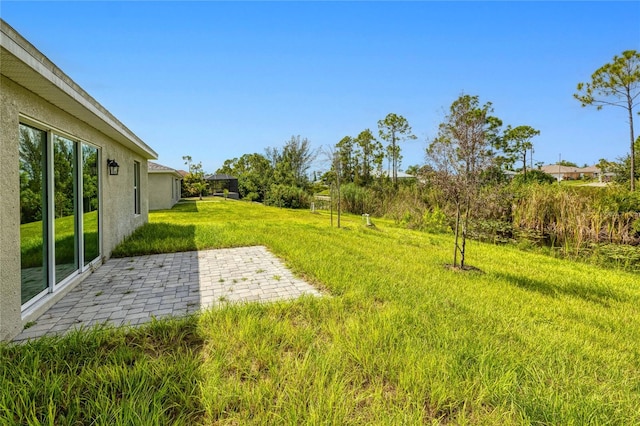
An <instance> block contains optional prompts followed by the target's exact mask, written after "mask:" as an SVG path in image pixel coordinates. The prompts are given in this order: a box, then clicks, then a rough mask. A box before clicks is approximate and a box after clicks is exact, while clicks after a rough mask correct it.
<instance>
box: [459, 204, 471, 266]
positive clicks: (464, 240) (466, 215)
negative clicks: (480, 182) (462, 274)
mask: <svg viewBox="0 0 640 426" xmlns="http://www.w3.org/2000/svg"><path fill="white" fill-rule="evenodd" d="M465 208H466V211H465V213H464V223H463V224H462V249H461V250H460V269H464V257H465V256H464V255H465V249H466V246H467V226H468V224H469V199H467V202H466V207H465Z"/></svg>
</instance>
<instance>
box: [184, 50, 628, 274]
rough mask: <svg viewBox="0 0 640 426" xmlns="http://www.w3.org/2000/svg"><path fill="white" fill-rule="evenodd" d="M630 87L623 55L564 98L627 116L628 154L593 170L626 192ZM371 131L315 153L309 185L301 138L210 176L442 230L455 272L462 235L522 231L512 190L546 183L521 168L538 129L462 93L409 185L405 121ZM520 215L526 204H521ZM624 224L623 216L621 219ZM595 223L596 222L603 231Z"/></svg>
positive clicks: (281, 201)
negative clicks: (323, 164) (333, 197)
mask: <svg viewBox="0 0 640 426" xmlns="http://www.w3.org/2000/svg"><path fill="white" fill-rule="evenodd" d="M639 84H640V54H638V53H637V52H636V51H625V52H623V54H622V55H621V56H615V57H614V60H613V62H612V63H611V64H606V65H605V66H603V67H601V68H600V69H598V70H596V72H595V73H594V74H593V75H592V78H591V81H590V82H588V83H580V84H578V86H577V93H576V94H575V95H574V97H575V98H576V99H577V100H578V101H580V102H581V105H583V106H590V105H593V106H596V107H597V108H598V109H600V108H602V107H603V106H618V107H622V108H624V109H626V110H627V112H628V121H629V131H630V141H631V146H630V153H629V155H628V156H627V157H624V158H620V159H618V161H615V162H609V161H607V160H601V161H600V163H599V165H600V166H601V167H602V168H603V171H604V168H605V167H606V168H607V169H608V171H613V170H615V171H617V172H618V173H617V174H616V176H617V179H619V180H621V181H625V180H626V182H627V184H628V185H629V188H630V190H631V192H632V193H633V191H634V189H635V180H636V178H637V174H636V172H635V166H636V164H637V162H638V158H637V151H639V150H638V145H640V138H638V139H634V133H633V130H634V129H633V112H634V108H635V107H636V105H637V100H638V95H639V93H640V91H639V90H638V87H639ZM376 133H377V134H375V133H374V131H372V130H371V129H370V128H366V129H364V130H362V131H361V132H359V133H358V134H357V135H355V136H352V135H346V136H344V137H342V138H341V139H340V140H339V141H338V142H337V143H336V144H335V145H334V146H331V147H327V148H325V152H324V154H325V156H327V157H328V159H329V160H330V161H329V163H330V167H329V170H328V171H326V172H325V173H323V174H322V175H321V176H317V174H316V173H314V176H313V179H312V178H311V177H310V176H309V173H308V171H309V169H310V167H311V164H312V162H313V161H314V160H315V159H316V157H317V156H318V155H319V154H320V151H318V150H314V149H312V148H311V145H310V142H309V140H308V139H306V138H302V137H301V136H292V137H291V139H289V140H288V141H286V142H285V144H284V146H282V147H269V148H266V149H265V153H264V154H260V153H252V154H245V155H243V156H241V157H239V158H233V159H228V160H226V161H225V162H224V164H223V166H222V167H221V168H219V169H218V170H217V173H226V174H230V175H233V176H235V177H237V178H238V183H239V193H240V194H239V195H240V196H241V197H242V198H244V199H248V200H251V201H259V202H264V203H265V204H268V205H277V206H281V207H306V206H308V204H309V201H310V196H311V194H312V193H314V192H317V191H318V190H320V189H321V186H320V184H321V185H324V186H325V187H326V186H328V187H330V188H332V189H333V190H336V191H337V193H338V194H340V195H339V196H338V199H339V200H340V201H342V208H344V209H345V210H347V211H351V212H353V213H365V212H368V213H372V214H379V215H388V216H392V217H394V218H395V219H396V220H397V221H399V222H405V223H407V225H411V226H425V224H426V225H427V226H428V227H432V228H433V229H449V230H451V231H452V232H453V234H454V236H455V237H454V240H455V242H454V251H453V254H454V255H453V266H454V267H459V268H464V266H465V254H466V253H465V251H466V239H467V238H468V237H469V236H470V235H471V236H473V237H479V236H480V237H482V235H485V236H487V235H490V236H491V237H490V238H493V239H494V240H495V239H500V236H501V235H502V236H505V238H511V237H512V236H513V235H515V234H516V233H517V232H516V231H517V229H516V228H518V227H520V226H521V225H523V224H525V222H526V221H521V223H515V222H514V218H515V217H516V216H517V214H516V212H514V209H517V208H518V206H519V205H523V203H521V202H520V201H518V200H520V197H522V196H524V195H523V194H527V193H528V192H527V191H524V190H521V189H519V187H518V185H522V184H527V183H533V184H534V185H538V184H542V183H545V182H546V183H551V182H554V181H555V180H554V179H553V178H552V177H551V176H549V175H546V174H544V173H542V172H540V171H539V170H535V169H533V168H531V167H529V168H528V167H527V160H531V158H532V155H533V149H534V145H533V140H534V138H535V137H536V136H538V135H540V130H538V129H535V128H533V127H531V126H529V125H526V124H523V125H517V126H512V125H507V126H505V127H503V123H502V121H501V120H500V119H499V118H498V117H497V116H495V115H494V109H493V105H492V104H491V102H484V103H482V102H481V101H480V99H479V97H478V96H473V95H467V94H462V95H460V96H459V97H458V99H456V100H455V101H454V102H453V103H452V104H451V106H450V107H449V109H448V111H447V113H446V114H445V116H444V118H443V120H442V122H441V124H440V125H439V126H438V131H437V135H436V136H435V137H433V138H431V139H429V140H428V141H427V142H428V143H427V145H428V146H427V148H426V150H425V164H424V165H423V166H411V167H409V168H408V170H409V171H411V172H412V174H414V175H415V176H416V177H417V179H414V180H412V181H401V180H400V179H399V178H398V172H399V171H400V165H401V162H402V149H401V147H402V144H403V143H405V142H406V141H408V140H413V139H416V136H415V135H413V133H412V129H411V126H410V124H409V122H408V121H407V119H406V118H405V117H403V116H402V115H399V114H396V113H390V114H388V115H387V116H386V117H384V118H383V119H381V120H379V121H378V122H377V132H376ZM385 160H386V165H385ZM385 166H386V167H385ZM385 168H386V171H385ZM196 169H197V168H196ZM514 169H515V170H518V171H519V172H520V173H519V174H518V175H517V176H516V178H515V182H508V179H507V177H506V176H505V173H504V171H505V170H514ZM622 171H624V172H625V173H621V172H622ZM529 195H531V194H530V193H529ZM621 197H622V198H625V197H626V196H624V195H621ZM587 198H588V197H587ZM614 198H615V197H614ZM636 198H637V197H636ZM631 199H632V201H631V202H630V203H627V204H626V205H623V204H624V203H622V202H618V201H619V200H618V201H611V202H610V205H609V207H610V208H613V209H615V208H617V209H618V210H620V209H622V210H624V211H625V212H630V213H633V209H634V208H635V209H638V210H640V202H637V203H636V202H635V201H633V200H635V198H634V196H631ZM621 206H622V207H621ZM534 207H535V206H534ZM527 208H528V209H531V208H533V207H532V206H531V205H529V204H527ZM634 217H635V216H633V215H630V216H628V218H630V219H629V220H630V221H631V222H633V220H635V219H634ZM631 222H629V221H627V222H625V223H624V224H623V225H620V229H623V228H624V229H625V230H626V231H625V232H627V236H628V235H631V234H633V232H635V231H634V230H635V229H636V228H640V226H639V225H638V224H636V225H633V224H632V223H631ZM603 223H604V222H603ZM603 223H601V224H600V225H602V226H606V224H603ZM416 224H417V225H416ZM547 225H548V224H547ZM547 225H544V226H547ZM523 226H524V227H525V228H526V225H523ZM544 226H543V228H544ZM551 228H552V227H550V228H547V230H548V229H551ZM538 231H540V230H539V229H538ZM540 232H543V233H544V231H540ZM549 232H550V233H553V232H552V231H549ZM574 234H575V233H574ZM592 234H593V235H601V234H602V232H601V229H597V230H592ZM620 235H622V234H620ZM567 238H569V237H567ZM595 238H596V239H597V238H598V237H595ZM552 239H553V237H552ZM610 239H611V240H613V239H614V238H613V237H611V238H610ZM619 239H620V240H621V241H622V240H625V241H628V240H629V238H627V237H620V238H619Z"/></svg>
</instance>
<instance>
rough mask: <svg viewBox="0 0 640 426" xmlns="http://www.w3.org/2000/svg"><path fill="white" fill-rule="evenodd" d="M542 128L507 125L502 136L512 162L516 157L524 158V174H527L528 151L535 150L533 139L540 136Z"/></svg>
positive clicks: (504, 147) (505, 149)
mask: <svg viewBox="0 0 640 426" xmlns="http://www.w3.org/2000/svg"><path fill="white" fill-rule="evenodd" d="M539 134H540V130H536V129H534V128H533V127H531V126H518V127H511V126H507V128H506V129H505V131H504V134H503V136H502V143H503V150H504V152H505V153H506V155H507V158H508V161H509V162H511V163H512V164H513V163H515V161H516V159H518V158H519V159H520V160H522V174H523V175H524V176H525V179H526V176H527V151H529V150H533V144H532V143H531V139H532V138H533V137H534V136H538V135H539Z"/></svg>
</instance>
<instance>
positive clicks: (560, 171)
mask: <svg viewBox="0 0 640 426" xmlns="http://www.w3.org/2000/svg"><path fill="white" fill-rule="evenodd" d="M540 170H541V171H543V172H545V173H547V174H550V175H551V176H553V177H554V178H556V180H559V181H560V180H577V179H599V180H600V179H601V177H602V176H601V175H602V173H601V170H600V169H599V168H598V167H596V166H589V167H574V166H562V165H558V164H550V165H548V166H542V167H540Z"/></svg>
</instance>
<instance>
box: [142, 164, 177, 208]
mask: <svg viewBox="0 0 640 426" xmlns="http://www.w3.org/2000/svg"><path fill="white" fill-rule="evenodd" d="M176 179H177V177H176V176H175V175H174V174H173V173H157V172H156V173H152V172H150V173H149V210H162V209H170V208H171V207H173V206H174V204H175V203H177V202H178V200H180V195H179V193H178V191H176V188H175V180H176Z"/></svg>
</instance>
